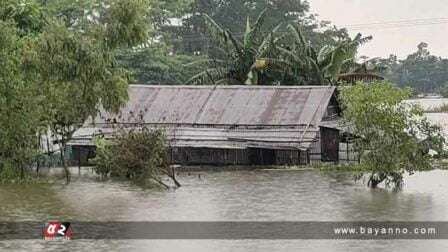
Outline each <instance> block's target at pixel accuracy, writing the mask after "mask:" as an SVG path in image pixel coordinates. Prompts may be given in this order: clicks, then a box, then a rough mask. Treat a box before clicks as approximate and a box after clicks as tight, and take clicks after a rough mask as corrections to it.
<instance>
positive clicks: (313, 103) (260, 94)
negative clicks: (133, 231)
mask: <svg viewBox="0 0 448 252" xmlns="http://www.w3.org/2000/svg"><path fill="white" fill-rule="evenodd" d="M335 92H336V88H335V87H331V86H149V85H131V86H130V92H129V96H130V99H129V102H128V104H127V105H126V106H125V107H124V108H123V109H122V110H121V112H120V113H119V114H116V115H115V114H109V113H105V112H101V113H100V115H98V116H97V118H96V119H95V120H94V121H89V122H86V124H85V127H83V128H81V129H80V130H78V131H77V132H76V133H75V135H74V138H73V140H72V141H71V142H70V143H69V145H71V146H72V148H73V153H74V156H75V157H74V158H75V159H79V160H83V161H84V162H85V160H86V158H87V157H88V156H90V157H91V156H92V153H91V152H90V154H88V153H89V151H87V152H86V151H84V152H82V151H81V152H79V151H80V150H93V149H94V147H93V143H92V141H91V139H92V136H93V135H98V134H101V135H104V136H105V137H106V138H111V137H113V136H112V132H113V131H114V128H116V126H117V125H119V124H126V125H128V126H131V127H134V126H133V125H135V127H146V128H163V129H164V130H165V131H166V135H167V139H168V141H169V145H170V149H171V157H172V159H173V162H175V163H178V164H183V165H295V164H308V163H311V162H316V161H319V162H337V161H339V130H338V129H337V128H336V127H328V125H332V124H331V123H330V124H329V122H335V121H336V120H338V118H339V116H340V107H339V104H338V101H337V97H336V93H335ZM321 124H322V125H326V126H322V127H320V125H321ZM77 153H78V154H79V153H81V156H77ZM83 153H84V154H83Z"/></svg>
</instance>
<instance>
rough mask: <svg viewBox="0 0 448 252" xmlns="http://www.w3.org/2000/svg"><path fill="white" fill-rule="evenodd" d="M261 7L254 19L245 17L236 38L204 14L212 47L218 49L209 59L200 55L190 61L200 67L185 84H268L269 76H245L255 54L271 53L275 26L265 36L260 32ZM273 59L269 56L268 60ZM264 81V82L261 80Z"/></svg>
mask: <svg viewBox="0 0 448 252" xmlns="http://www.w3.org/2000/svg"><path fill="white" fill-rule="evenodd" d="M264 18H265V11H263V12H262V13H260V15H259V16H258V17H257V19H256V20H255V22H254V23H251V22H250V18H247V21H246V31H245V33H244V36H243V38H241V39H238V38H236V37H235V36H234V35H233V34H232V33H231V32H230V31H229V30H228V29H224V28H223V27H221V25H219V24H218V23H217V22H216V21H215V20H213V19H212V18H211V17H209V16H206V19H207V23H208V24H209V26H210V31H211V32H212V35H213V39H214V41H215V42H216V48H219V53H215V55H210V56H211V57H210V58H209V59H200V60H197V61H195V62H193V63H192V64H190V65H199V66H202V68H203V70H202V71H201V72H199V73H198V74H196V75H194V76H193V77H191V78H190V79H189V80H188V81H187V82H186V83H187V84H205V85H211V84H217V85H220V84H225V85H242V84H244V83H246V84H259V83H263V84H268V83H269V80H266V78H265V80H264V81H262V80H259V79H258V78H256V79H254V78H255V76H253V77H252V78H251V77H249V79H248V73H250V72H251V69H252V68H253V67H254V66H255V65H254V64H255V62H256V60H257V59H258V58H264V57H270V56H273V50H272V49H273V43H275V41H276V40H277V39H276V38H274V33H275V30H276V28H275V29H274V30H273V31H272V32H271V34H270V35H269V36H267V37H264V36H263V33H262V30H261V29H262V27H263V23H264ZM272 61H273V60H272ZM264 82H268V83H264Z"/></svg>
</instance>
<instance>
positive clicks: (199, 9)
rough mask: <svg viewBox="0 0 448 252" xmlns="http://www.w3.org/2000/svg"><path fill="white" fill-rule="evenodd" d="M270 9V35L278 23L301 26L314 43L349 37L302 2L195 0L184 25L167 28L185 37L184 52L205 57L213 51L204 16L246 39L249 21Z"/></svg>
mask: <svg viewBox="0 0 448 252" xmlns="http://www.w3.org/2000/svg"><path fill="white" fill-rule="evenodd" d="M265 9H267V10H268V15H267V16H266V18H265V27H264V28H265V30H264V32H268V33H269V32H270V31H271V30H273V29H274V28H275V27H277V25H278V24H280V23H282V24H283V25H286V24H288V23H295V24H298V25H300V26H301V27H302V28H303V30H304V32H305V33H306V34H307V35H308V36H309V38H310V39H311V40H312V41H313V43H314V44H320V45H325V44H331V43H334V42H336V41H337V40H339V39H344V38H347V37H348V34H347V31H346V30H344V29H337V28H336V27H334V26H332V25H331V23H330V22H328V21H319V20H318V19H317V16H316V15H312V14H309V10H310V5H309V2H308V1H302V0H281V1H278V0H277V1H268V0H244V1H240V0H224V1H218V0H193V1H192V4H191V5H190V9H184V11H183V13H182V14H181V15H180V16H177V17H178V19H180V20H181V22H180V25H167V26H165V27H164V29H169V30H170V31H171V34H172V36H174V37H177V38H181V43H179V44H178V45H177V48H178V49H179V50H181V51H185V52H189V53H195V52H200V53H201V54H208V52H213V51H214V50H215V48H214V47H210V46H209V40H208V38H207V36H208V35H209V31H208V28H209V27H208V25H207V22H206V20H205V19H204V17H205V16H206V15H207V16H209V17H211V18H212V19H213V20H215V21H216V23H219V24H221V25H222V27H225V28H227V29H229V30H230V31H231V32H232V33H233V34H235V36H238V37H242V36H243V34H244V31H245V29H246V23H245V21H246V19H247V17H249V18H250V19H251V20H255V19H256V18H257V16H258V15H259V13H260V12H262V11H263V10H265Z"/></svg>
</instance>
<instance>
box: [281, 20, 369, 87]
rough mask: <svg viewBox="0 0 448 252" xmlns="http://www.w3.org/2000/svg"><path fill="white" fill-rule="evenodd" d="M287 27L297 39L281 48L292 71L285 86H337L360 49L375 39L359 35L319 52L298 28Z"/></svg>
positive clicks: (288, 73) (329, 45)
mask: <svg viewBox="0 0 448 252" xmlns="http://www.w3.org/2000/svg"><path fill="white" fill-rule="evenodd" d="M288 28H289V29H290V30H291V33H292V36H293V37H294V40H293V43H292V45H291V46H288V47H285V48H278V49H279V51H280V55H282V59H283V61H284V62H286V64H287V65H288V68H289V69H288V72H287V74H286V75H285V76H286V78H285V79H284V80H283V81H282V82H283V83H284V84H299V85H300V84H302V85H303V84H305V85H327V84H330V85H335V84H337V81H338V77H339V75H340V74H341V73H343V72H349V71H350V66H351V65H353V63H354V61H355V56H356V53H357V50H358V47H359V46H361V45H362V44H364V43H367V42H368V41H370V40H372V37H371V36H368V37H362V35H361V34H357V35H356V36H355V37H354V38H353V39H350V38H348V39H345V40H341V41H338V42H337V43H335V44H327V45H325V46H323V47H321V48H320V49H318V48H316V47H315V46H314V45H313V44H312V42H311V41H310V40H308V39H307V38H306V37H305V36H304V34H303V32H302V30H301V28H300V27H299V26H298V25H295V24H290V25H288Z"/></svg>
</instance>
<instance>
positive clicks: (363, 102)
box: [340, 82, 444, 187]
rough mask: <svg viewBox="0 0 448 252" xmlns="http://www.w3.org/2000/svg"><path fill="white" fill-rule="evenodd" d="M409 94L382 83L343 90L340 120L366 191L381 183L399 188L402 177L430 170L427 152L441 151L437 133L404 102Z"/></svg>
mask: <svg viewBox="0 0 448 252" xmlns="http://www.w3.org/2000/svg"><path fill="white" fill-rule="evenodd" d="M410 92H411V91H410V89H400V88H398V87H395V86H393V84H391V83H387V82H378V83H371V84H363V83H358V84H356V85H353V86H350V87H344V88H342V92H341V97H340V98H341V102H342V104H343V119H344V121H345V122H346V123H347V124H348V125H349V128H351V130H352V131H353V132H352V133H353V134H354V135H356V136H358V137H359V138H357V139H356V140H355V143H354V148H355V150H356V151H357V152H358V153H359V155H360V158H361V160H362V167H363V169H362V174H366V175H368V185H369V186H371V187H376V186H377V185H378V184H379V183H381V182H383V181H385V182H386V183H387V184H394V185H396V186H400V185H401V184H402V182H403V174H404V173H405V172H408V173H410V174H412V173H413V172H415V171H422V170H428V169H431V155H430V152H431V151H430V150H433V151H436V152H437V153H438V154H439V155H440V154H441V153H442V151H443V147H444V146H443V145H444V139H443V136H442V132H441V129H440V128H439V127H438V126H436V125H433V124H431V123H430V122H429V121H428V120H427V119H426V118H424V117H422V110H421V108H420V107H418V106H417V105H415V104H411V103H406V102H403V100H404V99H406V98H408V97H409V95H410Z"/></svg>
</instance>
